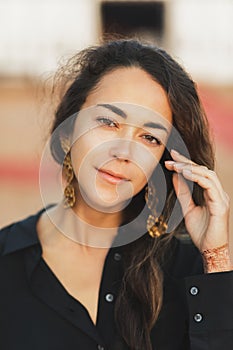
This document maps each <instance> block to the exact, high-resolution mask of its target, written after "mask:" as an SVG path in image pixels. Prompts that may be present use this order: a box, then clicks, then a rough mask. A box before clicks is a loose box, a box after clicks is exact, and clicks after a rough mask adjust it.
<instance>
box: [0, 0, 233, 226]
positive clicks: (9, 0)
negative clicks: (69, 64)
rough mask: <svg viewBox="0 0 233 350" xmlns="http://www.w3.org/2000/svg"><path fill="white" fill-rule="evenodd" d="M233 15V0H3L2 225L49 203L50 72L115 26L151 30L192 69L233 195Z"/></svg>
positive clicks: (125, 31) (220, 169)
mask: <svg viewBox="0 0 233 350" xmlns="http://www.w3.org/2000/svg"><path fill="white" fill-rule="evenodd" d="M232 18H233V1H232V0H170V1H168V0H163V1H156V0H151V1H142V0H141V1H129V0H128V1H124V0H118V1H111V0H109V1H101V0H68V1H67V0H20V1H19V0H0V48H1V49H0V227H2V226H4V225H6V224H8V223H10V222H12V221H16V220H18V219H21V218H23V217H25V216H27V215H29V214H32V213H34V212H36V211H37V210H38V209H39V208H41V207H42V200H41V196H40V190H39V182H38V180H39V178H38V169H39V164H40V158H41V152H42V150H43V147H44V143H45V141H46V137H47V136H48V134H49V127H50V125H51V118H52V112H53V106H52V105H51V103H49V102H48V99H47V96H48V93H47V92H48V90H49V89H48V86H49V84H48V78H49V77H50V76H51V75H52V74H53V73H54V72H55V71H56V68H57V66H58V63H59V62H60V60H61V58H62V57H68V56H70V55H72V54H73V53H75V52H76V51H77V50H80V49H82V48H84V47H86V46H88V45H91V44H95V43H98V41H99V38H100V37H101V36H103V35H104V34H107V33H108V34H109V33H119V34H121V36H125V35H126V36H127V35H133V34H136V35H137V36H138V37H141V38H145V39H147V40H148V41H151V42H153V43H155V44H157V45H159V46H161V47H164V48H165V49H166V50H168V52H169V53H170V54H171V55H172V56H173V57H175V58H176V59H177V60H178V61H179V62H180V63H181V64H182V65H183V66H184V67H185V68H186V69H187V70H188V71H189V72H190V74H191V75H192V77H193V78H194V80H195V81H196V82H197V84H198V89H199V92H200V95H201V99H202V102H203V104H204V107H205V109H206V112H207V116H208V118H209V121H210V125H211V129H212V131H213V135H214V139H215V143H216V165H217V166H216V170H217V173H218V174H219V177H220V179H221V181H222V183H223V186H224V189H225V191H226V192H227V193H228V194H229V195H230V197H231V198H233V186H232V179H233V161H232V154H233V137H232V135H233V98H232V95H233V64H232V62H233V38H232V35H233V21H232ZM195 141H196V142H198V140H195ZM231 221H232V220H231ZM232 226H233V225H231V227H232ZM231 230H232V229H231Z"/></svg>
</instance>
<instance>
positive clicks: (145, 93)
mask: <svg viewBox="0 0 233 350" xmlns="http://www.w3.org/2000/svg"><path fill="white" fill-rule="evenodd" d="M171 123H172V111H171V108H170V106H169V103H168V99H167V95H166V93H165V91H164V90H163V88H162V87H161V86H160V85H159V84H158V83H157V82H155V81H154V80H153V79H152V78H151V77H150V76H149V75H148V74H147V73H146V72H145V71H143V70H142V69H140V68H136V67H133V68H132V67H130V68H118V69H116V70H114V71H112V72H110V73H107V74H106V75H105V76H104V77H103V78H102V79H101V80H100V82H99V84H98V86H97V87H96V88H95V89H94V91H93V92H91V93H90V94H89V95H88V97H87V99H86V102H85V103H84V105H83V106H82V110H81V111H80V113H79V116H78V118H77V119H76V123H75V129H74V134H73V141H74V143H73V146H72V149H71V158H72V164H73V168H74V172H75V176H76V178H77V180H78V184H79V186H78V187H79V188H78V191H80V192H81V194H82V197H83V198H84V199H85V201H86V202H87V204H88V205H89V206H90V205H91V206H92V207H94V208H95V209H97V210H99V211H115V210H120V209H122V208H123V207H124V205H126V204H127V203H128V200H129V199H130V198H131V197H132V196H134V195H136V194H137V193H138V192H140V191H141V190H142V188H143V187H144V186H145V185H146V183H147V182H148V179H149V178H150V176H151V174H152V172H153V170H154V169H155V167H156V165H157V164H158V162H159V160H160V158H161V156H162V154H163V152H164V148H165V145H166V141H167V138H168V136H169V133H170V131H171ZM79 195H80V193H79V194H78V195H77V197H78V196H79ZM78 202H79V199H78V198H77V203H78Z"/></svg>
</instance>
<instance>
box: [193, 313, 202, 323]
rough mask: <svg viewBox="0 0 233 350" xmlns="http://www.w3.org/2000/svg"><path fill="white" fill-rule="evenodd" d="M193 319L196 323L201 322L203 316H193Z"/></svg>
mask: <svg viewBox="0 0 233 350" xmlns="http://www.w3.org/2000/svg"><path fill="white" fill-rule="evenodd" d="M193 318H194V320H195V321H196V322H201V321H202V319H203V316H202V315H201V314H196V315H194V317H193Z"/></svg>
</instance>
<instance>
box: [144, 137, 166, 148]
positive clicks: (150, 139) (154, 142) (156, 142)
mask: <svg viewBox="0 0 233 350" xmlns="http://www.w3.org/2000/svg"><path fill="white" fill-rule="evenodd" d="M142 138H143V139H144V140H146V142H148V143H150V144H151V145H159V146H160V145H162V142H161V141H160V140H159V139H158V138H157V137H155V136H152V135H143V136H142Z"/></svg>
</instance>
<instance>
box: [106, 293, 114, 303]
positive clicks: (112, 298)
mask: <svg viewBox="0 0 233 350" xmlns="http://www.w3.org/2000/svg"><path fill="white" fill-rule="evenodd" d="M105 300H106V301H107V302H109V303H111V302H113V300H114V296H113V295H112V294H110V293H109V294H106V295H105Z"/></svg>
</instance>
